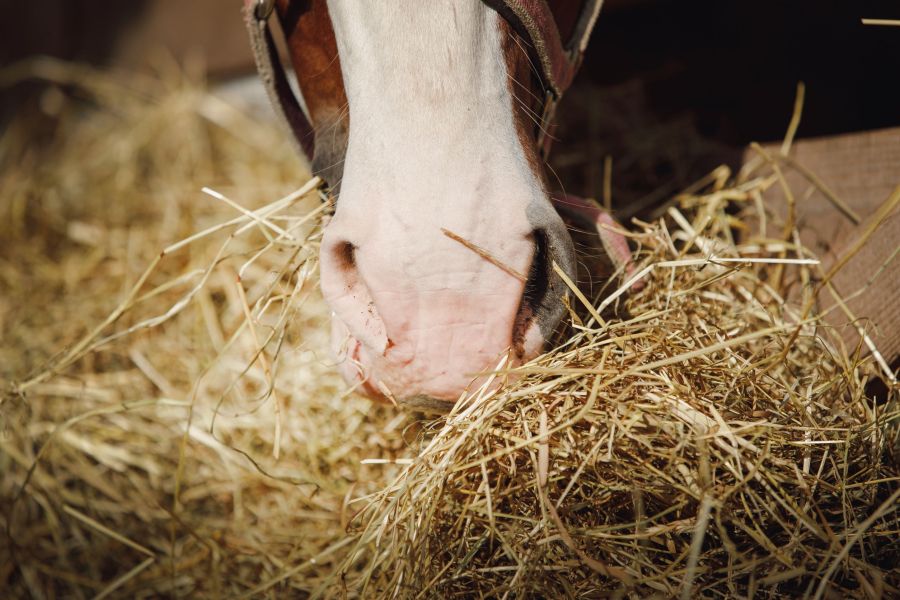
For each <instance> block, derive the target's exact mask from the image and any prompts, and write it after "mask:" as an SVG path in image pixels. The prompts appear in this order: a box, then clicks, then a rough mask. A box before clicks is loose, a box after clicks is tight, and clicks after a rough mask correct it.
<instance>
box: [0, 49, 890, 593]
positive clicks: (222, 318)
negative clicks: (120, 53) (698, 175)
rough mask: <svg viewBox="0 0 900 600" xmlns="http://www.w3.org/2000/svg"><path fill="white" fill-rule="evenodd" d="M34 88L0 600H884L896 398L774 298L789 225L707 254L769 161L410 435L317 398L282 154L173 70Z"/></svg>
mask: <svg viewBox="0 0 900 600" xmlns="http://www.w3.org/2000/svg"><path fill="white" fill-rule="evenodd" d="M35 72H37V73H38V74H39V75H40V76H41V77H42V78H43V79H45V80H50V81H52V82H55V83H56V84H58V85H66V86H70V85H73V84H77V85H75V87H74V91H75V93H76V94H77V95H78V96H80V97H82V98H84V97H86V98H87V99H88V102H87V103H85V102H76V101H74V100H72V99H66V98H69V97H67V96H60V97H62V98H63V101H61V102H60V101H59V97H56V100H53V98H51V100H53V101H52V102H51V101H47V102H44V103H43V104H44V105H45V106H44V108H45V109H46V108H47V106H50V107H55V108H56V110H55V111H50V112H53V113H54V116H53V117H52V118H51V119H49V124H48V119H46V118H43V119H42V120H41V121H40V122H41V123H43V124H44V125H43V126H44V129H45V130H49V131H50V133H49V134H48V136H47V138H46V140H45V141H49V142H51V143H50V144H48V145H47V146H46V147H38V145H37V144H36V143H35V142H33V141H30V140H29V136H30V135H31V134H32V132H33V131H35V129H34V127H35V125H34V118H35V117H34V116H33V115H32V116H31V117H30V118H26V117H23V118H22V119H20V120H19V121H17V122H15V123H13V125H12V127H11V129H10V130H9V131H8V132H7V133H6V137H5V139H4V142H3V144H2V147H0V150H2V155H0V166H2V170H0V178H2V184H3V185H2V190H3V191H2V194H3V202H2V203H0V207H2V211H3V214H2V215H0V216H2V217H3V219H2V223H3V224H2V225H0V227H4V229H3V231H2V235H3V237H4V239H10V240H13V241H14V243H13V244H6V245H4V247H3V248H2V249H0V284H2V285H3V286H4V289H5V290H8V293H4V294H3V295H0V335H2V340H3V342H2V345H0V360H2V364H3V366H2V371H0V376H2V377H4V378H5V379H6V380H7V381H6V382H5V383H4V384H3V388H4V390H5V392H4V395H3V397H2V404H0V418H2V420H3V422H2V424H3V426H4V433H3V435H2V436H0V509H2V511H0V518H2V525H3V527H4V529H5V531H6V532H7V536H6V541H5V543H4V544H0V586H2V587H5V588H6V590H8V594H7V595H8V596H11V597H27V596H32V597H42V596H55V595H66V596H76V597H91V596H102V597H107V596H112V597H153V596H158V595H161V594H170V595H177V596H182V595H192V596H200V597H235V596H244V597H283V596H300V597H305V596H307V595H312V596H320V595H321V596H328V597H335V596H336V597H341V596H344V595H347V596H350V597H365V598H369V597H386V596H391V597H393V596H398V597H416V596H421V597H449V596H454V595H456V596H463V597H476V596H495V597H510V598H512V597H597V596H605V595H615V596H618V597H650V596H653V595H656V596H657V597H672V596H679V595H680V596H682V597H689V596H691V595H702V596H710V597H715V596H723V597H732V596H754V595H755V597H779V596H803V595H807V596H811V597H848V596H852V597H882V596H883V597H887V596H892V595H897V594H898V593H900V589H898V588H900V575H898V567H900V558H898V554H900V542H898V539H900V536H898V532H900V518H898V515H897V511H896V509H897V506H898V502H897V500H898V496H900V486H898V480H900V473H898V466H897V465H898V462H897V461H898V456H897V454H898V448H897V444H898V427H897V421H898V407H897V401H896V400H897V398H896V390H895V389H894V390H892V391H890V392H889V396H888V399H887V400H886V401H885V402H882V403H875V402H873V401H872V400H871V399H870V398H867V396H866V394H865V389H866V385H867V383H869V381H871V380H872V379H874V378H878V377H885V376H884V375H883V374H881V373H880V371H879V370H878V369H877V367H876V366H875V365H874V364H873V362H872V361H871V360H868V359H867V360H860V359H859V356H858V353H857V349H855V348H846V347H844V346H843V344H842V342H841V338H840V336H839V335H837V334H836V332H834V331H833V330H831V329H830V328H828V327H825V326H823V325H822V323H821V322H819V321H818V320H816V319H815V318H814V315H813V314H812V313H811V312H809V311H806V310H805V304H803V302H804V301H805V300H806V299H807V298H804V297H801V298H800V299H799V300H798V301H794V300H786V299H785V298H784V297H783V296H784V294H785V290H784V289H783V288H784V285H785V284H784V283H783V282H784V281H786V280H788V279H789V277H791V276H796V277H797V278H799V279H800V280H802V281H809V280H810V279H811V278H812V277H813V276H814V275H815V273H816V269H817V268H818V267H817V266H816V265H815V261H814V260H812V259H813V258H814V257H810V256H807V255H806V253H805V251H804V250H803V249H802V248H797V247H795V246H794V245H793V244H792V243H790V242H791V240H793V237H792V236H790V235H789V236H788V237H787V240H788V241H787V242H785V241H783V240H761V239H748V242H747V243H745V244H743V245H741V244H737V243H735V241H734V239H733V237H732V228H733V227H736V226H738V227H739V226H740V225H739V224H738V221H737V220H736V218H735V217H734V216H733V212H734V211H735V210H743V211H750V212H756V213H759V210H760V209H761V208H762V206H761V204H760V203H759V202H758V199H759V198H760V193H761V192H762V191H763V190H765V189H766V187H768V186H771V185H777V184H778V177H777V174H776V173H774V172H772V171H771V169H770V170H768V171H766V170H760V171H759V172H757V173H756V174H755V175H753V178H752V179H751V178H743V179H741V180H739V181H733V180H732V179H731V178H729V177H728V176H727V174H724V176H722V175H723V174H722V173H721V172H720V173H718V174H717V175H716V176H715V177H711V178H710V179H709V180H708V182H707V183H705V184H704V185H703V186H698V189H695V190H693V191H692V193H691V194H687V195H684V196H682V197H680V198H678V199H677V203H674V204H673V206H672V208H670V210H669V214H668V217H669V218H668V219H666V220H660V221H659V222H654V223H649V224H643V225H641V226H640V227H638V229H639V230H638V232H637V233H635V234H634V238H635V241H636V243H638V244H639V245H640V247H641V249H642V251H641V261H642V263H641V264H642V265H644V266H646V269H644V270H643V281H644V286H643V287H642V288H641V289H639V290H635V291H631V292H630V293H624V292H625V290H628V289H631V286H630V285H629V284H630V282H626V283H625V284H623V285H621V286H615V285H614V286H612V287H610V288H608V289H607V290H606V291H605V293H604V294H603V295H602V297H604V298H607V299H608V300H607V301H605V304H600V305H598V306H594V307H591V309H590V310H588V309H587V308H586V307H583V306H573V307H572V309H573V310H572V320H573V323H574V326H573V329H572V331H573V333H571V335H570V336H569V337H568V338H567V339H566V340H563V343H562V344H561V345H560V348H559V349H558V350H556V351H554V352H553V353H550V354H548V355H545V356H543V357H541V358H540V359H538V360H536V361H534V362H533V363H531V364H529V365H525V366H524V367H521V368H519V369H516V376H515V377H514V378H513V380H511V381H509V382H508V385H507V386H505V387H504V388H503V389H502V390H501V391H499V392H487V391H485V390H480V391H476V392H475V393H473V394H472V395H471V396H470V397H468V398H467V399H466V400H465V401H464V402H462V403H461V404H460V405H459V406H457V408H456V409H455V410H454V412H453V413H452V414H451V415H450V416H448V417H446V418H440V419H433V420H417V419H415V418H413V417H412V416H409V415H405V414H403V413H397V412H396V411H395V410H394V409H392V408H385V407H380V406H374V405H371V404H370V403H369V402H367V401H365V400H362V399H360V398H358V397H356V396H354V395H352V394H350V393H348V392H347V391H345V390H344V387H343V386H342V384H341V383H340V382H339V381H338V377H337V375H336V373H335V371H334V369H333V366H332V365H331V364H330V358H329V357H328V355H327V351H326V348H327V333H328V327H327V309H326V308H325V306H324V304H323V302H322V301H321V298H320V297H319V296H318V293H317V290H316V272H315V267H316V264H315V254H316V248H317V243H318V240H319V235H320V228H319V225H320V217H321V216H322V215H323V214H324V213H325V212H326V210H327V205H321V204H320V203H319V200H318V198H317V195H316V194H315V193H314V189H313V188H314V185H309V184H308V185H306V186H304V185H303V183H304V182H303V180H302V178H301V179H297V175H296V174H297V173H301V172H302V171H301V169H302V168H301V167H300V165H299V164H298V163H297V161H296V159H295V158H294V157H293V153H292V150H291V148H290V146H289V145H288V144H287V143H286V142H285V141H284V139H283V137H282V136H281V135H280V134H279V133H277V132H275V131H273V130H272V129H271V128H270V127H269V126H266V125H263V124H259V123H256V122H254V121H252V120H251V119H248V118H247V117H246V116H244V115H242V114H241V113H240V112H239V111H237V110H235V109H233V108H232V107H230V106H229V105H227V104H225V103H223V102H222V101H221V100H219V99H218V98H216V97H215V96H213V95H211V94H210V93H208V92H207V91H205V90H204V89H203V87H202V85H199V84H197V83H196V82H195V81H193V80H191V79H190V78H187V77H185V76H184V74H182V73H180V72H178V71H177V70H168V71H166V72H165V73H164V74H163V76H162V77H160V78H158V79H146V78H133V77H130V76H124V75H121V74H118V75H109V74H101V73H96V72H93V71H87V70H80V71H79V70H74V69H73V68H72V67H70V66H67V65H60V64H58V63H48V62H41V63H37V64H31V65H29V66H28V67H27V68H24V67H23V68H20V70H19V73H20V74H21V73H28V74H34V73H35ZM51 90H56V91H55V92H53V91H51V92H45V93H49V94H54V93H55V94H60V92H59V90H58V89H57V88H51ZM726 180H727V181H729V183H728V185H725V181H726ZM204 186H208V187H209V188H211V189H210V190H209V193H208V194H203V193H201V192H200V189H201V188H202V187H204ZM297 190H300V191H298V192H296V193H294V192H295V191H297ZM272 198H280V199H279V200H276V201H274V202H272V201H271V199H272ZM676 206H677V208H676ZM197 232H205V233H204V234H203V235H198V234H197ZM788 233H789V234H790V231H788ZM782 256H783V257H786V258H785V259H784V260H779V257H782ZM711 257H714V258H711ZM148 265H149V268H148ZM617 283H618V282H617ZM615 287H617V288H618V291H616V292H615V293H613V294H611V293H610V292H612V290H613V288H615ZM594 313H598V314H602V315H603V319H602V321H598V320H597V319H595V318H594V317H592V316H591V315H592V314H594ZM598 323H602V325H601V324H598ZM508 375H509V371H508V370H506V369H504V367H503V364H502V363H501V364H499V365H498V368H497V371H496V377H500V378H507V377H508ZM0 383H3V382H0Z"/></svg>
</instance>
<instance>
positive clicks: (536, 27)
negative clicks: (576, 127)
mask: <svg viewBox="0 0 900 600" xmlns="http://www.w3.org/2000/svg"><path fill="white" fill-rule="evenodd" d="M482 1H483V2H484V3H485V4H486V5H487V6H489V7H491V8H492V9H494V10H495V11H497V12H498V13H499V14H500V15H501V16H502V17H503V18H504V19H506V21H507V22H508V23H509V24H510V26H511V27H512V28H513V29H514V30H515V31H516V33H518V34H519V35H520V36H522V38H523V39H524V40H525V41H526V42H527V44H528V45H529V50H528V51H529V54H530V55H531V57H532V59H533V61H534V64H535V66H536V67H537V70H538V71H539V73H538V75H539V77H540V80H541V84H542V85H543V87H544V91H545V95H546V97H545V99H544V106H543V109H542V111H541V122H540V123H539V124H538V129H537V143H538V147H539V148H540V149H541V152H542V154H543V155H544V156H545V158H546V155H547V153H548V152H549V149H550V143H551V141H552V138H551V137H550V135H549V134H548V133H547V132H548V131H549V130H550V129H551V126H550V125H551V123H552V120H553V114H554V112H555V110H556V104H557V102H559V99H560V98H561V97H562V95H563V93H564V92H565V91H566V90H567V89H568V87H569V85H570V84H571V83H572V80H573V79H574V78H575V73H576V72H577V71H578V67H580V66H581V59H582V57H583V56H584V50H585V48H586V47H587V42H588V39H589V38H590V36H591V31H593V29H594V24H595V23H596V22H597V15H598V14H599V13H600V7H601V6H602V4H603V0H585V1H584V3H583V4H582V7H581V12H580V15H579V18H578V20H577V21H576V25H575V30H574V33H573V34H572V36H571V38H570V39H569V40H567V41H565V42H564V41H563V40H562V39H561V37H560V33H559V28H558V27H557V25H556V20H555V19H554V18H553V13H552V11H551V10H550V7H549V5H548V4H547V0H482ZM274 9H275V0H244V22H245V23H246V25H247V31H248V32H249V34H250V45H251V47H252V48H253V54H254V57H255V58H256V67H257V69H258V70H259V73H260V76H261V78H262V81H263V84H264V85H265V87H266V92H267V93H268V95H269V100H271V102H272V106H273V108H274V109H275V112H276V114H277V115H278V117H279V119H280V120H281V121H282V122H283V123H284V124H285V125H286V126H287V127H288V128H289V129H290V130H291V131H292V132H293V134H294V139H295V141H296V142H297V144H298V146H299V148H300V150H301V151H302V152H303V153H304V154H305V155H306V157H307V158H308V159H309V160H310V161H312V160H313V157H314V156H315V149H316V144H315V130H314V128H313V126H312V124H311V123H310V121H309V118H308V117H307V116H306V114H305V113H304V112H303V108H302V107H301V106H300V102H299V101H298V100H297V97H296V96H295V95H294V92H293V90H291V86H290V84H289V83H288V79H287V74H286V73H287V72H286V71H285V68H284V66H283V65H282V64H281V59H280V57H279V55H278V50H277V48H276V47H275V41H274V38H273V37H272V30H271V28H270V26H269V18H270V17H271V15H272V13H273V12H275V10H274Z"/></svg>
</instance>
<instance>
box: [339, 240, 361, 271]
mask: <svg viewBox="0 0 900 600" xmlns="http://www.w3.org/2000/svg"><path fill="white" fill-rule="evenodd" d="M334 258H335V263H336V264H337V266H338V267H340V268H342V269H344V270H347V271H349V270H355V269H356V246H354V245H353V244H351V243H350V242H338V243H337V244H335V245H334Z"/></svg>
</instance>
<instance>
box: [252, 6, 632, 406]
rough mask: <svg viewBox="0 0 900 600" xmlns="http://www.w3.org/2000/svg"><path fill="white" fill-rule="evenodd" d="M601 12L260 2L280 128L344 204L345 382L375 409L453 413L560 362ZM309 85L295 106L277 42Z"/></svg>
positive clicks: (338, 257) (257, 39)
mask: <svg viewBox="0 0 900 600" xmlns="http://www.w3.org/2000/svg"><path fill="white" fill-rule="evenodd" d="M600 4H601V2H600V0H558V1H554V2H552V3H549V4H548V3H547V2H546V1H545V0H483V1H482V0H452V1H446V2H435V3H428V7H427V8H424V7H423V5H422V4H421V3H419V2H416V1H415V0H390V1H387V0H385V1H379V2H361V1H352V0H277V1H276V0H245V8H244V13H245V20H246V22H247V26H248V30H249V31H250V38H251V42H252V46H253V48H254V53H255V55H256V59H257V66H258V68H259V71H260V74H261V75H262V79H263V81H264V83H265V84H266V88H267V90H268V91H269V95H270V99H271V100H272V103H273V106H274V107H275V108H276V112H277V113H278V114H279V116H280V117H281V119H282V120H283V121H284V123H285V124H286V125H287V126H288V127H289V128H290V129H291V130H292V131H293V133H294V138H295V140H296V142H297V144H298V147H299V150H300V151H301V152H302V153H303V154H304V155H305V156H306V157H307V158H308V160H309V162H310V164H311V167H312V170H313V172H314V173H315V174H317V175H319V176H321V177H322V178H323V180H324V181H325V182H326V183H327V185H328V186H329V188H330V190H331V191H332V192H333V193H334V194H335V196H336V199H337V200H336V205H335V211H334V214H333V216H332V218H331V219H330V221H329V222H328V224H327V226H326V228H325V230H324V233H323V237H322V241H321V248H320V270H321V289H322V292H323V295H324V297H325V300H326V301H327V302H328V304H329V306H330V308H331V310H332V345H333V350H334V352H335V354H336V356H337V357H338V358H339V365H340V366H339V368H340V370H341V373H342V374H343V376H344V378H345V379H346V380H347V381H348V382H349V383H350V384H352V385H356V386H358V387H359V389H360V390H361V391H363V392H364V393H366V394H368V395H369V396H371V397H373V398H375V399H379V400H385V401H392V402H395V403H397V404H400V405H404V406H407V407H409V408H412V409H415V410H421V411H439V412H443V411H447V410H450V409H451V408H452V407H453V406H454V404H455V402H456V401H457V400H458V399H459V398H460V397H461V396H462V395H463V394H465V393H466V392H467V391H471V390H474V389H477V386H479V385H481V384H482V383H483V382H485V381H486V377H487V375H486V374H487V373H490V372H491V371H493V370H496V368H497V367H498V365H505V367H512V366H516V365H519V364H522V363H524V362H526V361H528V360H530V359H532V358H533V357H535V356H536V355H538V354H539V353H540V352H542V351H543V350H544V349H545V347H546V346H547V344H548V343H549V341H550V340H551V338H552V336H553V334H554V332H555V331H556V330H557V328H558V326H559V324H560V321H561V319H562V317H563V315H564V314H565V311H566V305H567V298H566V297H567V295H568V294H569V293H570V290H569V287H568V285H567V281H566V280H568V281H569V282H571V281H574V280H575V266H576V263H575V251H574V247H573V243H572V239H571V237H570V235H569V232H568V230H567V228H566V225H565V224H564V222H563V220H562V218H561V217H560V214H559V212H558V211H557V208H559V209H561V210H563V211H566V212H569V213H571V214H574V215H576V216H580V217H582V218H584V217H588V218H589V219H590V220H591V221H593V222H595V223H596V224H602V225H606V226H604V227H600V228H599V231H600V233H601V237H602V239H603V242H604V246H605V247H606V248H607V249H608V250H609V252H610V254H611V256H612V258H613V259H614V262H615V264H617V265H618V266H619V267H620V268H623V269H626V268H628V267H630V264H629V260H630V253H629V249H628V245H627V242H626V241H625V238H624V237H623V236H622V234H621V233H619V232H617V231H616V228H615V227H610V226H609V225H613V221H612V220H611V218H610V217H609V215H608V214H606V213H604V212H603V211H600V210H598V209H597V208H596V207H594V206H592V205H591V204H590V203H589V202H586V201H583V200H581V199H578V198H575V197H571V196H559V197H554V196H553V195H552V194H551V193H550V192H549V191H548V185H547V178H546V175H545V173H544V170H543V165H544V159H545V158H546V156H547V152H548V151H549V148H550V142H551V140H552V134H551V132H552V119H553V112H554V109H555V107H556V104H557V102H558V101H559V99H560V97H561V96H562V94H563V92H564V91H565V90H566V88H567V87H568V85H569V84H570V83H571V81H572V78H573V77H574V75H575V72H576V71H577V69H578V67H579V65H580V61H581V57H582V54H583V52H584V48H585V45H586V43H587V40H588V38H589V36H590V33H591V30H592V28H593V26H594V22H595V21H596V19H597V15H598V12H599V9H600ZM272 21H277V23H278V25H279V26H280V29H281V30H282V32H283V35H284V39H285V41H286V45H287V49H288V54H289V55H290V59H291V63H292V66H293V69H294V72H295V73H296V76H297V81H298V84H299V88H300V92H301V97H302V102H301V100H299V99H298V98H296V96H295V94H294V93H293V92H292V89H291V87H290V84H289V82H288V78H287V76H286V73H285V67H284V66H282V64H281V62H280V58H279V53H278V50H277V47H276V44H275V42H274V38H273V34H272Z"/></svg>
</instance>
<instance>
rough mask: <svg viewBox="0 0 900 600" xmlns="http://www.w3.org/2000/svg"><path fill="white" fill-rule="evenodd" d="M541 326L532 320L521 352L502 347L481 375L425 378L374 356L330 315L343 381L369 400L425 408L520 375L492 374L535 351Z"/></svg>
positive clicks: (441, 406) (440, 409)
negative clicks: (532, 322) (501, 350)
mask: <svg viewBox="0 0 900 600" xmlns="http://www.w3.org/2000/svg"><path fill="white" fill-rule="evenodd" d="M544 343H545V342H544V338H543V336H542V334H541V331H540V327H539V326H538V325H537V324H536V323H534V324H532V325H531V326H529V328H528V330H527V331H526V333H525V335H524V340H523V344H522V346H521V350H522V352H512V351H510V350H506V351H503V352H500V353H498V355H497V357H496V360H494V361H490V362H488V363H486V364H485V365H484V367H483V369H482V374H480V375H479V374H477V373H453V374H450V375H449V376H443V377H429V375H428V373H424V372H422V370H421V368H416V367H415V366H413V365H408V364H394V363H392V361H391V360H390V358H389V357H385V356H376V355H375V354H374V353H373V352H372V351H371V350H370V349H369V348H367V347H366V346H365V345H364V344H362V343H361V342H360V341H359V340H357V339H356V338H354V337H353V336H352V335H351V334H350V332H349V330H348V329H347V327H346V325H344V324H343V323H342V322H341V321H340V320H339V319H337V318H335V317H333V318H332V346H333V348H332V349H333V352H334V354H335V356H336V358H337V360H338V369H339V372H340V373H341V375H342V377H343V378H344V380H345V381H346V382H347V384H348V385H350V386H352V387H353V388H354V389H355V391H357V392H358V393H360V394H362V395H363V396H366V397H368V398H369V399H371V400H374V401H376V402H380V403H384V404H392V405H397V406H401V407H404V408H407V409H409V410H416V411H422V412H428V413H446V412H449V411H450V410H451V409H452V408H453V407H454V406H455V404H456V403H457V402H458V401H459V400H460V399H462V398H464V397H465V396H467V395H470V394H473V393H491V392H494V391H497V390H498V389H500V388H501V387H502V386H504V385H509V384H511V383H513V382H515V381H516V380H518V379H519V377H520V375H519V374H518V373H515V372H512V373H507V372H504V373H503V374H502V375H499V376H492V372H493V371H494V370H495V369H497V368H498V367H499V368H501V369H503V370H504V371H505V370H506V369H511V368H515V367H518V366H520V365H521V364H523V363H524V362H527V361H528V360H530V359H532V358H534V357H535V356H537V355H538V354H540V352H541V350H543V348H544Z"/></svg>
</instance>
